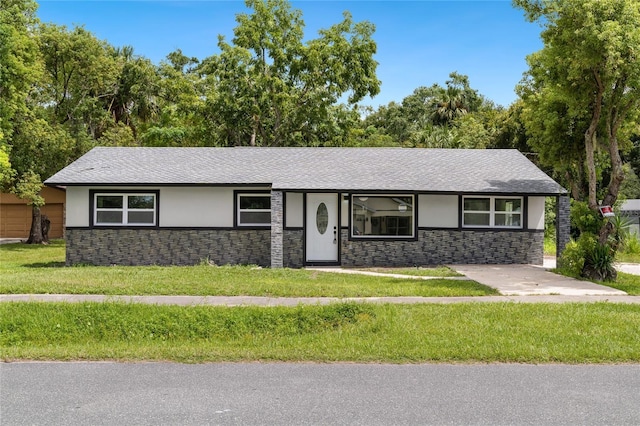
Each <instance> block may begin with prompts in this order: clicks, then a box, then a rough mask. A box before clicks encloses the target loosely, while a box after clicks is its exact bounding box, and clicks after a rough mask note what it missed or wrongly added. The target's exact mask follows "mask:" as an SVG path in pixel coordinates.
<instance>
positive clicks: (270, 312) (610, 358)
mask: <svg viewBox="0 0 640 426" xmlns="http://www.w3.org/2000/svg"><path fill="white" fill-rule="evenodd" d="M0 359H2V360H4V361H12V360H22V359H32V360H121V361H142V360H155V361H164V360H170V361H178V362H219V361H317V362H340V361H347V362H391V363H419V362H447V363H450V362H525V363H620V362H632V363H637V362H640V306H638V305H627V304H613V303H585V304H543V303H542V304H538V303H535V304H519V303H490V304H485V303H466V304H446V305H443V304H420V305H376V304H333V305H328V306H318V305H315V306H298V307H293V308H291V307H270V308H260V307H242V308H238V307H236V308H228V307H207V306H194V307H180V306H154V305H142V304H120V303H78V304H65V303H3V304H0Z"/></svg>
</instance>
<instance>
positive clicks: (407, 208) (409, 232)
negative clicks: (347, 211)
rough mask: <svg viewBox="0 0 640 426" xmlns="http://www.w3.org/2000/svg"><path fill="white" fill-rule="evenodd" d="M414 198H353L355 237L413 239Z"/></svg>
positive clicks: (380, 196)
mask: <svg viewBox="0 0 640 426" xmlns="http://www.w3.org/2000/svg"><path fill="white" fill-rule="evenodd" d="M413 206H414V196H413V195H409V196H407V195H397V196H396V195H366V194H362V195H352V196H351V236H352V237H365V238H366V237H382V238H394V237H395V238H413V236H414V223H415V209H414V207H413Z"/></svg>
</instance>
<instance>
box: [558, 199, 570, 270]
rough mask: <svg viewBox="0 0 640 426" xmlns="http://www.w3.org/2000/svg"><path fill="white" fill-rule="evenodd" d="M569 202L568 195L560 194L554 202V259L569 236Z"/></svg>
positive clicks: (567, 242) (565, 244)
mask: <svg viewBox="0 0 640 426" xmlns="http://www.w3.org/2000/svg"><path fill="white" fill-rule="evenodd" d="M570 212H571V203H570V201H569V196H568V195H560V196H559V197H558V201H557V203H556V261H557V260H558V259H559V258H560V256H561V255H562V252H563V251H564V249H565V247H566V246H567V244H569V240H570V238H571V221H570Z"/></svg>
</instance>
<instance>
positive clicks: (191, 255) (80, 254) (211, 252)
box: [66, 228, 271, 267]
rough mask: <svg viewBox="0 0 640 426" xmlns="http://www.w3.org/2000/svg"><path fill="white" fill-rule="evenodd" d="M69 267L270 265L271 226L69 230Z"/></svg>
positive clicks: (67, 238) (67, 234) (67, 233)
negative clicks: (258, 227)
mask: <svg viewBox="0 0 640 426" xmlns="http://www.w3.org/2000/svg"><path fill="white" fill-rule="evenodd" d="M66 240H67V261H66V262H67V265H77V264H90V265H195V264H198V263H200V262H202V261H209V262H211V263H214V264H216V265H226V264H251V265H260V266H265V267H267V266H270V265H271V256H270V248H271V232H270V230H269V229H246V230H245V229H225V230H206V229H203V230H200V229H185V230H181V229H175V228H174V229H124V228H123V229H96V228H93V229H73V228H71V229H67V230H66Z"/></svg>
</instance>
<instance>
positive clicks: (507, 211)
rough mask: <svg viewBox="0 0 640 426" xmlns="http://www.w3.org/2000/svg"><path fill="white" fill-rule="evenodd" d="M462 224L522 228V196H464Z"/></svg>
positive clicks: (471, 226) (479, 226) (482, 226)
mask: <svg viewBox="0 0 640 426" xmlns="http://www.w3.org/2000/svg"><path fill="white" fill-rule="evenodd" d="M462 225H463V226H465V227H468V228H469V227H470V228H473V227H478V228H522V197H464V200H463V219H462Z"/></svg>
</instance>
